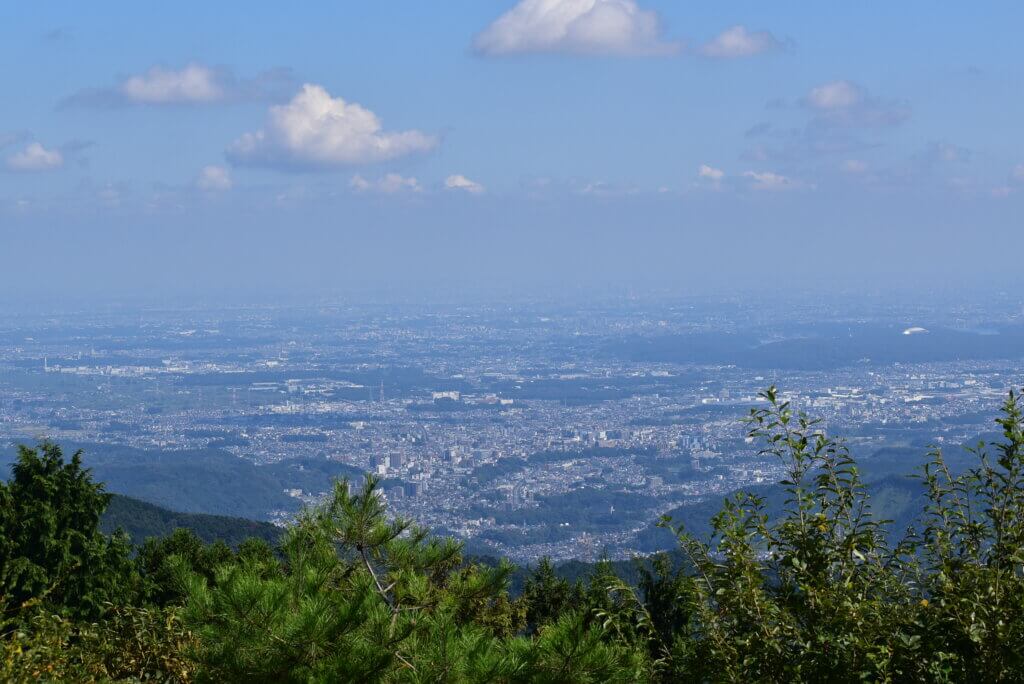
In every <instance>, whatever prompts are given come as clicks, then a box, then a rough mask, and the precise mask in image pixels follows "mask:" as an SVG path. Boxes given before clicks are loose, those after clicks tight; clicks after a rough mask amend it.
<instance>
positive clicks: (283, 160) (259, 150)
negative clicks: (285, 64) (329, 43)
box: [228, 83, 437, 169]
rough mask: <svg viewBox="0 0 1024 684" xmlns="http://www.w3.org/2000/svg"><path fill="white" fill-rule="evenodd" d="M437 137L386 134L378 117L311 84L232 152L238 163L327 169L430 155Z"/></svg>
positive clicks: (413, 132) (274, 111) (276, 108)
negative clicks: (407, 156)
mask: <svg viewBox="0 0 1024 684" xmlns="http://www.w3.org/2000/svg"><path fill="white" fill-rule="evenodd" d="M436 145H437V139H436V138H434V137H433V136H430V135H427V134H425V133H421V132H420V131H416V130H410V131H396V132H391V131H384V130H383V127H382V126H381V123H380V120H379V119H378V118H377V115H376V114H374V113H373V112H371V111H370V110H369V109H365V108H364V107H361V106H360V105H358V104H356V103H354V102H352V103H349V102H345V100H343V99H342V98H340V97H333V98H332V97H331V95H330V93H328V92H327V91H326V90H325V89H324V88H323V87H321V86H318V85H311V84H308V83H307V84H306V85H304V86H302V90H301V91H299V93H298V94H297V95H296V96H295V97H294V98H292V100H291V102H289V103H288V104H286V105H277V106H274V107H271V108H270V113H269V115H268V117H267V123H266V126H265V127H264V128H263V129H261V130H258V131H256V132H255V133H246V134H244V135H242V137H240V138H239V139H238V140H236V141H235V142H234V144H233V145H232V146H231V147H230V148H229V149H228V158H229V159H230V160H231V161H233V162H235V163H237V164H252V165H262V166H279V167H284V168H305V169H316V168H320V169H327V168H332V167H340V166H346V165H352V164H369V163H374V162H381V161H386V160H388V159H395V158H396V157H402V156H405V155H408V154H412V153H415V152H425V151H427V150H430V149H433V148H434V147H435V146H436Z"/></svg>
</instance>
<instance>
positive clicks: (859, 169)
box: [842, 159, 868, 173]
mask: <svg viewBox="0 0 1024 684" xmlns="http://www.w3.org/2000/svg"><path fill="white" fill-rule="evenodd" d="M842 169H843V171H845V172H846V173H864V172H865V171H867V170H868V165H867V162H863V161H861V160H860V159H847V160H846V161H844V162H843V164H842Z"/></svg>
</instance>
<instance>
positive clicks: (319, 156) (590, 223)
mask: <svg viewBox="0 0 1024 684" xmlns="http://www.w3.org/2000/svg"><path fill="white" fill-rule="evenodd" d="M1022 21H1024V6H1022V5H1020V3H1013V2H991V3H985V4H984V5H983V6H978V5H976V4H968V3H926V2H916V1H911V2H901V3H885V4H883V3H869V4H865V3H842V4H832V3H830V4H827V5H824V4H820V5H808V4H807V3H801V2H734V3H690V2H686V3H684V2H669V1H664V0H662V1H659V0H522V1H521V2H516V1H515V0H501V1H498V0H495V1H487V2H484V1H482V0H472V1H470V0H451V1H448V2H443V3H442V2H436V3H435V2H417V3H414V2H390V1H380V2H373V3H368V2H346V3H327V2H309V3H301V4H299V5H298V6H295V4H294V3H292V4H289V5H285V4H280V5H276V6H275V5H274V4H273V3H240V2H239V3H233V2H225V3H199V2H176V3H172V4H166V3H165V4H162V5H156V4H150V3H127V2H125V3H89V4H86V3H72V2H63V3H62V2H54V3H9V4H7V5H5V6H4V7H3V9H0V58H2V60H3V63H4V64H5V65H7V68H5V69H4V70H3V72H2V73H0V86H2V88H3V93H4V99H3V102H4V106H3V107H2V108H0V256H2V257H3V263H4V268H3V269H2V270H0V292H2V294H0V302H2V301H4V300H6V301H13V300H16V299H23V298H26V297H31V296H34V295H39V294H41V295H46V296H58V297H60V296H72V295H74V296H94V297H100V298H111V297H124V296H164V295H177V294H205V295H213V296H216V295H217V294H218V293H224V294H233V295H237V294H246V293H251V294H254V295H261V294H273V293H288V294H295V293H309V294H316V293H329V292H345V291H352V290H355V289H358V288H370V289H373V288H378V289H387V288H394V289H396V290H399V291H400V290H402V289H403V288H405V289H408V290H410V291H428V290H429V289H430V288H431V287H434V286H437V287H455V288H473V287H480V288H484V287H486V288H488V289H504V290H507V291H524V292H525V291H534V290H537V291H544V290H546V289H551V288H582V289H583V290H586V288H588V287H596V286H611V287H625V288H633V287H641V288H643V287H654V288H668V289H672V290H678V291H680V292H702V291H717V290H722V289H726V288H743V287H758V286H764V287H767V286H770V287H790V286H791V287H800V288H810V289H822V290H832V289H850V288H853V289H856V288H858V287H869V286H870V287H871V288H873V289H878V288H885V287H910V286H915V285H922V284H923V285H924V286H926V287H927V286H930V285H929V284H932V283H934V284H941V285H942V286H943V287H958V286H961V285H962V286H964V287H976V286H977V287H980V286H993V285H995V286H1000V287H1007V286H1009V287H1012V286H1015V285H1019V284H1020V283H1021V279H1020V273H1021V266H1020V254H1021V248H1022V247H1024V232H1022V225H1024V221H1022V219H1021V217H1022V216H1024V211H1022V210H1024V139H1022V134H1021V122H1022V121H1024V90H1022V89H1021V88H1020V84H1021V83H1024V42H1022V41H1020V40H1019V26H1020V25H1021V23H1022Z"/></svg>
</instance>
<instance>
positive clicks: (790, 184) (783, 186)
mask: <svg viewBox="0 0 1024 684" xmlns="http://www.w3.org/2000/svg"><path fill="white" fill-rule="evenodd" d="M743 176H744V177H745V178H749V179H750V181H751V187H752V188H753V189H754V190H794V189H796V188H799V187H801V185H800V183H798V182H796V181H795V180H793V179H792V178H789V177H788V176H783V175H781V174H778V173H773V172H771V171H745V172H744V173H743Z"/></svg>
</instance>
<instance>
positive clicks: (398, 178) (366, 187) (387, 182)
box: [349, 173, 423, 195]
mask: <svg viewBox="0 0 1024 684" xmlns="http://www.w3.org/2000/svg"><path fill="white" fill-rule="evenodd" d="M349 186H350V187H351V188H352V189H353V190H355V191H356V192H382V193H384V194H386V195H393V194H395V193H398V192H420V191H422V190H423V188H422V187H421V186H420V182H419V181H418V180H416V179H415V178H412V177H409V178H406V177H405V176H402V175H400V174H397V173H388V174H385V175H384V176H383V177H382V178H379V179H377V180H367V179H365V178H363V177H362V176H360V175H358V174H357V175H355V176H352V180H351V182H349Z"/></svg>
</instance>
